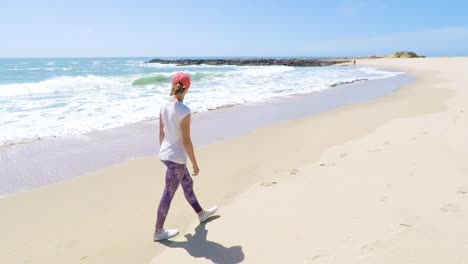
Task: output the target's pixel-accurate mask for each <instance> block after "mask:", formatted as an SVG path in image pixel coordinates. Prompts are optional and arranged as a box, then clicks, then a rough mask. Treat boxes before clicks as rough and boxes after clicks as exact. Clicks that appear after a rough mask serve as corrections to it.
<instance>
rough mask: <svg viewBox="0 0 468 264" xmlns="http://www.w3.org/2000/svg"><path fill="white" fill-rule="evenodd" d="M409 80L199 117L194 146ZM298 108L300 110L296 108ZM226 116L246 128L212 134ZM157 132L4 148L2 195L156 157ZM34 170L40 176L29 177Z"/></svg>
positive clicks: (116, 131) (150, 127)
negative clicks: (278, 113)
mask: <svg viewBox="0 0 468 264" xmlns="http://www.w3.org/2000/svg"><path fill="white" fill-rule="evenodd" d="M410 81H411V77H409V76H407V75H405V74H401V75H398V76H395V77H390V78H382V79H377V80H367V81H357V82H351V83H346V84H340V85H337V86H334V87H330V88H329V89H327V90H323V91H320V92H315V93H309V94H297V95H293V96H287V97H276V98H272V99H269V100H264V101H261V102H251V103H246V104H239V105H235V106H232V107H223V108H220V109H216V110H212V111H207V112H199V113H195V114H194V120H195V122H194V124H195V126H194V128H193V131H194V135H193V140H194V143H195V146H205V145H207V144H210V143H212V142H216V141H220V140H228V139H231V138H234V137H239V136H242V135H246V134H247V133H250V132H252V131H253V130H255V129H256V128H258V127H261V126H265V125H270V124H273V123H275V122H281V121H284V120H288V119H294V118H298V117H304V116H307V115H311V114H318V113H320V112H324V111H329V110H331V109H334V108H337V107H341V106H343V105H348V104H354V103H359V102H361V101H365V100H371V99H373V98H376V97H378V96H382V95H385V94H387V93H390V92H392V91H394V90H397V89H399V88H400V87H401V86H403V85H404V84H406V83H409V82H410ZM374 85H375V86H379V90H377V91H374V90H375V89H373V88H372V87H373V86H374ZM353 93H355V94H353ZM295 104H298V105H299V107H295ZM308 105H312V107H309V106H308ZM276 107H282V108H284V109H285V111H284V113H282V114H281V115H279V116H278V115H275V114H273V113H275V112H276V110H275V108H276ZM223 116H227V118H228V119H229V120H235V121H233V123H234V124H237V123H239V122H244V127H243V128H239V127H238V126H237V125H229V124H228V125H227V126H223V127H221V128H217V129H212V128H214V127H215V126H216V123H218V122H224V121H222V119H223ZM246 123H248V124H246ZM208 128H210V129H208ZM157 131H158V124H157V119H156V120H151V121H143V122H139V123H136V124H131V125H127V126H123V127H117V128H112V129H107V130H103V131H94V132H89V133H85V134H82V135H76V136H68V137H57V138H55V137H54V138H44V139H41V140H38V141H35V142H32V143H28V144H24V145H23V144H19V145H13V146H9V147H6V148H5V147H4V148H0V157H1V159H2V160H3V161H2V162H1V163H3V164H6V166H3V168H2V169H1V170H3V173H2V174H3V175H9V177H8V179H7V178H4V179H2V178H0V183H1V184H0V186H2V188H0V195H2V196H4V197H5V196H9V195H14V194H16V193H23V192H28V191H31V190H34V189H35V188H40V187H43V186H47V185H49V184H56V183H60V182H62V181H64V180H68V179H71V178H74V177H79V176H80V175H83V174H86V173H91V172H93V171H97V170H100V169H104V168H106V167H109V166H114V165H117V164H118V163H121V162H125V161H127V160H131V159H136V158H143V157H148V156H156V155H157V149H158V142H157V140H156V139H157V137H156V133H157ZM214 131H217V132H214ZM134 135H138V136H137V137H135V136H134ZM57 154H58V155H57ZM30 160H34V162H30ZM72 161H73V162H72ZM76 161H78V162H76ZM43 164H48V166H47V167H44V166H43ZM30 171H35V172H36V173H35V174H34V175H31V174H30V173H29V172H30Z"/></svg>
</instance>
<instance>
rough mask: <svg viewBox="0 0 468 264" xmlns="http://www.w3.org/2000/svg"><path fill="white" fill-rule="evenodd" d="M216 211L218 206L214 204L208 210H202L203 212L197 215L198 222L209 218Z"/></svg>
mask: <svg viewBox="0 0 468 264" xmlns="http://www.w3.org/2000/svg"><path fill="white" fill-rule="evenodd" d="M216 211H218V207H216V206H213V207H211V208H210V209H208V210H203V213H201V215H199V216H198V220H200V223H203V222H205V221H206V220H208V219H210V218H211V217H212V216H213V215H214V214H215V213H216Z"/></svg>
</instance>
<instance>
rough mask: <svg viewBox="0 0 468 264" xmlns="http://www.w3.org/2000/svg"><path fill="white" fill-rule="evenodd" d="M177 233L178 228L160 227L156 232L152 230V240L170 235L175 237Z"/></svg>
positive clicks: (163, 238) (167, 237)
mask: <svg viewBox="0 0 468 264" xmlns="http://www.w3.org/2000/svg"><path fill="white" fill-rule="evenodd" d="M177 234H179V230H177V229H164V228H163V229H161V230H159V231H158V232H154V236H153V238H154V241H160V240H165V239H169V238H171V237H175V236H176V235H177Z"/></svg>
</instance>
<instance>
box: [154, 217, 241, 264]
mask: <svg viewBox="0 0 468 264" xmlns="http://www.w3.org/2000/svg"><path fill="white" fill-rule="evenodd" d="M217 218H219V216H218V217H213V218H212V219H211V220H210V221H208V222H205V223H202V224H200V225H199V226H197V228H195V234H194V235H193V236H192V234H187V235H185V238H186V239H187V241H169V240H166V241H162V242H160V243H161V244H163V245H165V246H167V247H170V248H183V249H185V250H186V251H187V253H189V254H190V255H191V256H192V257H194V258H206V259H209V260H211V261H212V262H213V263H220V264H235V263H240V262H241V261H242V260H244V252H242V247H241V246H233V247H229V248H227V247H225V246H223V245H221V244H219V243H216V242H213V241H208V240H206V236H207V235H208V230H206V224H207V223H209V222H211V221H212V220H214V219H217Z"/></svg>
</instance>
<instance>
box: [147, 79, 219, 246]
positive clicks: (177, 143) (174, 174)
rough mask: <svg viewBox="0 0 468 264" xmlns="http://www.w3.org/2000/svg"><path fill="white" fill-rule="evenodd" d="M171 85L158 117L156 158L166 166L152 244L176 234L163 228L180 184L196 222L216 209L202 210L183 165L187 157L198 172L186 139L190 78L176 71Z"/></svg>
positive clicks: (195, 173) (188, 139) (190, 178)
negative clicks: (158, 148) (195, 216)
mask: <svg viewBox="0 0 468 264" xmlns="http://www.w3.org/2000/svg"><path fill="white" fill-rule="evenodd" d="M171 84H172V89H171V98H170V99H169V100H168V101H167V102H165V103H164V104H163V105H162V107H161V112H160V115H159V143H160V146H161V148H160V151H159V158H160V159H161V161H162V162H163V163H164V165H166V167H167V172H166V184H165V188H164V193H163V196H162V198H161V201H160V202H159V206H158V213H157V219H156V230H155V232H154V241H160V240H164V239H168V238H171V237H174V236H176V235H177V234H178V233H179V231H178V230H177V229H165V228H163V226H164V221H165V220H166V216H167V213H168V211H169V207H170V205H171V202H172V198H173V197H174V194H175V192H176V190H177V188H178V187H179V185H182V189H183V190H184V195H185V198H186V199H187V202H188V203H189V204H190V205H191V206H192V208H193V210H194V211H195V212H196V213H197V214H198V219H199V220H200V223H202V222H205V221H206V220H208V219H209V218H210V217H211V216H213V215H214V214H215V213H216V211H217V210H218V208H217V207H212V208H210V209H208V210H203V209H202V207H201V206H200V204H199V203H198V200H197V197H196V196H195V193H194V191H193V180H192V177H191V176H190V173H189V171H188V169H187V166H186V164H187V156H188V157H189V159H190V161H191V162H192V165H193V174H192V175H193V176H197V175H198V173H199V172H200V169H199V168H198V163H197V159H196V158H195V152H194V150H193V145H192V140H191V138H190V120H191V111H190V108H188V107H187V106H186V105H185V104H184V103H183V102H184V97H185V95H186V94H187V93H188V91H189V88H190V77H189V75H188V74H186V73H183V72H179V73H177V74H175V75H174V76H173V77H172V81H171Z"/></svg>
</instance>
